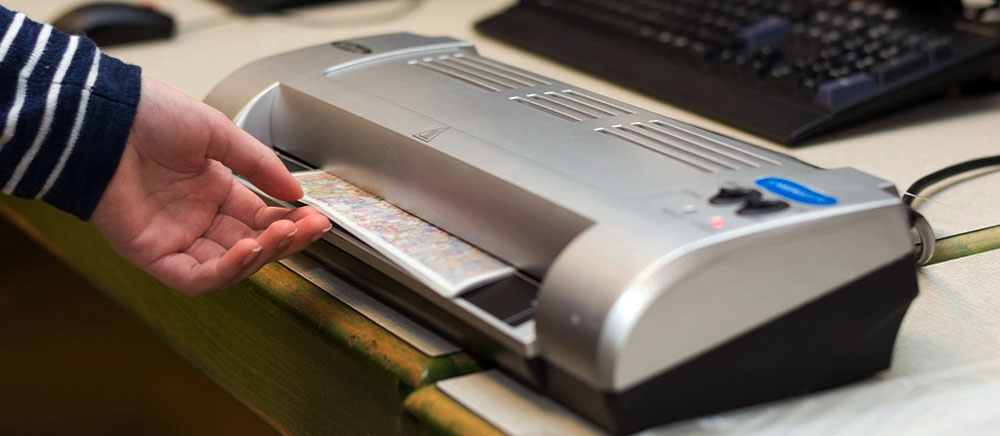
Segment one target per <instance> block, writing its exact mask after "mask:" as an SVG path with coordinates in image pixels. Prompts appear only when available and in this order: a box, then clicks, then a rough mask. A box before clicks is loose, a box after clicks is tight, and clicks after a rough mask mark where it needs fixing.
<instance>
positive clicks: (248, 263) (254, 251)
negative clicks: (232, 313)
mask: <svg viewBox="0 0 1000 436" xmlns="http://www.w3.org/2000/svg"><path fill="white" fill-rule="evenodd" d="M230 220H231V221H230ZM233 222H236V220H235V219H232V218H228V219H225V220H222V221H220V224H219V225H218V226H215V227H217V228H218V229H220V230H219V231H222V229H223V228H225V227H226V226H230V225H233V224H232V223H233ZM240 225H241V226H242V223H240ZM329 229H330V221H329V220H328V219H327V218H326V217H325V216H323V215H320V214H317V213H307V214H305V216H303V217H301V218H300V219H299V220H298V221H294V222H293V221H291V220H287V219H280V220H277V221H275V222H273V223H271V224H270V225H269V226H268V227H267V229H266V230H264V231H263V232H261V233H260V235H259V236H257V237H256V238H244V239H240V240H237V241H235V242H233V245H232V247H231V248H230V249H229V250H225V249H224V248H223V244H220V243H218V242H217V241H214V240H210V239H206V238H202V239H199V240H198V241H196V242H195V243H194V244H192V245H191V246H190V247H189V248H188V249H187V250H186V251H185V252H183V253H174V254H170V255H168V256H164V257H163V258H161V259H159V260H157V261H156V262H154V263H153V264H152V265H150V267H149V268H148V271H149V272H150V273H151V274H153V275H154V276H156V277H158V278H160V280H161V281H163V282H164V284H166V285H168V286H171V287H173V288H175V289H177V290H178V291H181V292H182V293H184V294H187V295H190V296H196V295H200V294H202V293H204V292H207V291H210V290H213V289H218V288H223V287H227V286H230V285H232V284H234V283H236V282H238V281H240V280H243V279H245V278H247V277H249V276H250V275H251V274H253V273H254V272H256V271H257V270H259V269H260V268H261V267H262V266H264V265H265V264H267V263H269V262H273V261H276V260H279V259H281V258H283V257H285V256H287V255H289V254H291V253H295V252H298V251H301V250H302V249H304V248H305V247H306V246H307V245H309V244H310V243H312V242H315V241H316V240H318V239H319V238H320V237H322V236H323V234H324V233H325V232H326V231H328V230H329ZM206 236H207V235H206Z"/></svg>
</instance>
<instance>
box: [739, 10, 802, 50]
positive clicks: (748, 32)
mask: <svg viewBox="0 0 1000 436" xmlns="http://www.w3.org/2000/svg"><path fill="white" fill-rule="evenodd" d="M791 27H792V24H791V23H790V22H789V21H788V19H787V18H784V17H779V16H777V15H768V16H766V17H764V18H762V19H761V20H759V21H757V22H755V23H753V24H751V25H749V26H747V27H746V28H744V29H743V30H742V31H740V37H741V38H743V40H744V41H745V42H746V45H747V48H749V49H750V50H756V49H758V48H760V47H763V46H766V45H774V44H777V43H779V42H781V41H782V40H783V39H784V38H785V34H787V33H788V30H789V29H791Z"/></svg>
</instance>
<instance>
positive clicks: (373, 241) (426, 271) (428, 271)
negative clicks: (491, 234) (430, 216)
mask: <svg viewBox="0 0 1000 436" xmlns="http://www.w3.org/2000/svg"><path fill="white" fill-rule="evenodd" d="M292 175H293V176H295V178H296V179H298V181H299V183H300V184H301V185H302V190H303V192H304V193H305V197H303V198H302V200H301V201H302V202H303V203H306V204H308V205H310V206H313V207H315V208H316V209H318V210H319V211H320V212H322V213H323V214H324V215H326V216H327V217H328V218H330V219H331V220H332V221H333V222H335V223H337V224H339V225H340V226H341V227H343V228H344V229H346V230H347V231H349V232H350V233H351V234H353V235H354V236H356V237H357V238H358V239H361V240H362V241H364V242H365V243H366V244H368V245H370V246H372V248H374V249H375V250H377V251H378V252H380V253H382V254H383V255H384V256H386V257H387V258H389V259H390V260H392V261H393V262H395V263H396V264H398V265H399V266H400V267H402V268H403V269H404V270H406V271H407V272H409V273H410V274H412V275H413V276H414V277H416V278H418V279H420V280H421V281H422V282H423V283H425V284H427V285H428V286H430V287H431V288H433V289H434V290H436V291H438V292H441V293H443V294H445V295H449V296H456V295H459V294H461V293H462V292H464V291H467V290H470V289H473V288H475V287H477V286H479V285H483V284H486V283H489V282H492V281H496V280H499V279H501V278H503V277H507V276H509V275H511V274H513V273H514V268H513V267H511V266H510V265H507V264H505V263H503V262H502V261H500V260H499V259H497V258H495V257H493V256H491V255H489V254H488V253H486V252H484V251H482V250H480V249H478V248H476V247H474V246H472V245H471V244H469V243H467V242H465V241H463V240H461V239H459V238H457V237H455V236H454V235H452V234H450V233H448V232H445V231H444V230H441V229H439V228H437V227H435V226H434V225H432V224H430V223H428V222H426V221H424V220H422V219H420V218H417V217H415V216H413V215H411V214H409V213H407V212H406V211H404V210H402V209H400V208H398V207H396V206H394V205H393V204H391V203H389V202H387V201H385V200H383V199H382V198H380V197H378V196H376V195H374V194H372V193H370V192H367V191H365V190H363V189H361V188H358V187H357V186H354V185H352V184H351V183H349V182H347V181H346V180H344V179H341V178H340V177H337V176H335V175H333V174H330V173H327V172H325V171H303V172H297V173H293V174H292Z"/></svg>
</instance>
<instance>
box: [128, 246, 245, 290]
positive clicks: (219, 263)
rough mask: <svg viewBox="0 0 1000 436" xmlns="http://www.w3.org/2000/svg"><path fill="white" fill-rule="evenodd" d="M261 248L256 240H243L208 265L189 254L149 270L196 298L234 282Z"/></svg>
mask: <svg viewBox="0 0 1000 436" xmlns="http://www.w3.org/2000/svg"><path fill="white" fill-rule="evenodd" d="M262 249H263V247H262V246H261V244H260V243H258V242H257V241H255V240H253V239H244V240H242V241H240V242H238V243H237V244H236V245H234V246H233V247H232V248H230V249H229V251H227V252H225V254H223V255H222V257H217V258H214V259H211V260H209V261H207V262H200V261H199V260H198V259H196V258H195V257H194V256H192V255H190V254H188V253H173V254H169V255H167V256H164V257H162V258H160V259H159V260H157V261H156V262H154V263H153V264H151V265H150V266H149V267H148V269H147V271H148V272H149V273H150V274H152V275H153V276H155V277H157V278H159V279H160V281H162V282H163V283H164V284H165V285H167V286H170V287H172V288H174V289H177V290H178V291H180V292H182V293H184V294H186V295H189V296H192V297H193V296H197V295H200V294H203V293H205V292H208V291H211V290H213V289H219V288H221V287H224V286H226V285H227V284H229V283H232V282H233V281H235V280H236V279H237V278H239V277H240V275H241V274H242V273H243V271H244V270H245V267H246V265H249V264H251V263H253V262H254V261H255V260H256V259H257V257H258V256H259V255H260V252H261V251H262Z"/></svg>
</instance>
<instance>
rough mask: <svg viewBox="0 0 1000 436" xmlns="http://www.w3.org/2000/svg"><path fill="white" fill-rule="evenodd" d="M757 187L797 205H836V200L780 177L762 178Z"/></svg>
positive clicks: (758, 180)
mask: <svg viewBox="0 0 1000 436" xmlns="http://www.w3.org/2000/svg"><path fill="white" fill-rule="evenodd" d="M757 186H760V187H761V188H764V189H767V190H768V191H771V192H772V193H774V194H775V195H779V196H782V197H785V198H787V199H789V200H792V201H797V202H799V203H805V204H811V205H814V206H830V205H834V204H837V199H836V198H834V197H831V196H829V195H825V194H820V193H819V192H816V191H814V190H812V189H809V188H808V187H806V186H805V185H802V184H800V183H796V182H793V181H791V180H788V179H782V178H780V177H764V178H761V179H757Z"/></svg>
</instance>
